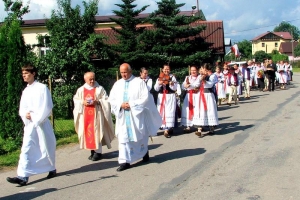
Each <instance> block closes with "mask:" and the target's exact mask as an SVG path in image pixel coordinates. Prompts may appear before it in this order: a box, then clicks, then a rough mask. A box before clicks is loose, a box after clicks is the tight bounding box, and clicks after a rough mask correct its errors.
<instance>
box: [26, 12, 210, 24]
mask: <svg viewBox="0 0 300 200" xmlns="http://www.w3.org/2000/svg"><path fill="white" fill-rule="evenodd" d="M197 13H198V12H196V11H181V12H180V13H179V15H183V16H191V15H193V14H194V15H198V14H197ZM149 15H150V13H141V14H139V16H138V17H137V18H141V19H144V18H146V17H148V16H149ZM200 16H202V18H203V20H206V19H205V16H204V14H203V12H202V10H200ZM111 18H119V17H118V16H116V15H107V16H95V19H96V22H97V23H106V22H112V20H111ZM46 20H47V19H32V20H23V22H24V23H23V24H22V27H36V26H45V25H46Z"/></svg>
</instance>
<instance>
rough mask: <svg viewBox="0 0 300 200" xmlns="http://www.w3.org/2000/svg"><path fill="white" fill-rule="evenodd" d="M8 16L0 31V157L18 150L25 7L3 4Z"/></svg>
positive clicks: (16, 3) (24, 57)
mask: <svg viewBox="0 0 300 200" xmlns="http://www.w3.org/2000/svg"><path fill="white" fill-rule="evenodd" d="M4 3H5V10H6V11H7V12H8V16H7V17H6V18H5V20H4V22H3V24H2V25H1V27H0V73H1V82H0V99H1V101H0V113H1V115H0V143H1V141H2V140H5V143H3V144H0V154H3V153H7V152H9V151H11V150H15V149H17V148H18V145H20V144H21V142H22V140H21V138H22V128H23V124H22V120H21V118H20V116H19V106H18V105H19V103H20V98H21V94H22V90H23V88H24V85H23V81H22V76H21V68H22V66H23V65H25V63H26V62H27V60H26V55H27V48H26V45H25V42H24V39H23V35H22V31H21V28H20V25H21V23H22V21H21V18H22V15H24V14H25V13H27V12H28V7H27V6H23V4H22V2H20V1H4Z"/></svg>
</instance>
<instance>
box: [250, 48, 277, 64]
mask: <svg viewBox="0 0 300 200" xmlns="http://www.w3.org/2000/svg"><path fill="white" fill-rule="evenodd" d="M253 57H254V59H255V61H257V62H263V61H264V60H265V59H271V57H272V56H271V55H270V54H267V53H266V52H265V51H262V50H261V51H257V52H255V54H254V55H253Z"/></svg>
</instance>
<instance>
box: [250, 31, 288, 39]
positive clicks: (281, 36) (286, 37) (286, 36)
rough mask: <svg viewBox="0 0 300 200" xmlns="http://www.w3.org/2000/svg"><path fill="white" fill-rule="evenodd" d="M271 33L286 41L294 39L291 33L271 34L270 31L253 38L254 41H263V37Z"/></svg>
mask: <svg viewBox="0 0 300 200" xmlns="http://www.w3.org/2000/svg"><path fill="white" fill-rule="evenodd" d="M269 33H272V34H274V35H277V36H278V37H280V38H282V39H284V40H291V39H292V36H291V34H290V33H289V32H270V31H268V32H266V33H263V34H261V35H259V36H257V37H255V38H253V39H252V41H255V40H259V39H261V38H262V37H264V36H266V35H268V34H269Z"/></svg>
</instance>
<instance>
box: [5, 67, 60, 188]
mask: <svg viewBox="0 0 300 200" xmlns="http://www.w3.org/2000/svg"><path fill="white" fill-rule="evenodd" d="M36 75H37V70H36V68H35V67H34V66H31V65H26V66H24V67H22V76H23V80H24V81H25V82H27V83H28V85H27V87H26V88H25V89H24V91H23V93H22V97H21V102H20V109H19V114H20V116H21V118H22V120H23V123H24V135H23V144H22V148H21V154H20V159H19V164H18V169H17V175H18V176H17V177H14V178H10V177H7V179H6V180H7V181H8V182H10V183H13V184H19V185H20V186H24V185H26V184H27V182H28V179H29V177H30V176H32V175H35V174H42V173H47V172H49V173H48V176H47V178H48V179H49V178H53V177H55V176H56V168H55V149H56V139H55V135H54V132H53V128H52V125H51V123H50V121H49V119H48V117H49V116H50V114H51V111H52V107H53V104H52V98H51V94H50V91H49V90H48V88H47V87H46V85H44V84H42V83H39V82H37V81H35V77H36Z"/></svg>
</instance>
